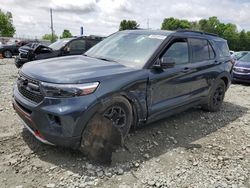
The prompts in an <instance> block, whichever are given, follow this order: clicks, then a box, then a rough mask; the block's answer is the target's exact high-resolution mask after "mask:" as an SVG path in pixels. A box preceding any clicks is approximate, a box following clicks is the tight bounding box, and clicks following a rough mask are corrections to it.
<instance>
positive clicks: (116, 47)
mask: <svg viewBox="0 0 250 188" xmlns="http://www.w3.org/2000/svg"><path fill="white" fill-rule="evenodd" d="M166 37H167V36H165V35H151V34H138V33H123V32H120V33H116V34H113V35H111V36H110V37H108V38H106V39H105V40H103V41H102V42H100V43H98V44H97V45H95V46H94V47H93V48H91V49H90V50H89V51H87V52H86V53H85V55H87V56H90V57H94V58H101V59H106V60H110V61H116V62H118V63H120V64H123V65H125V66H128V67H132V68H142V67H143V66H144V65H145V63H146V62H147V60H148V59H149V58H150V56H151V55H152V54H153V53H154V52H155V50H156V49H157V48H158V47H159V45H160V44H161V43H162V42H163V40H164V39H165V38H166Z"/></svg>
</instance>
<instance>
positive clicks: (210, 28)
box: [120, 16, 250, 51]
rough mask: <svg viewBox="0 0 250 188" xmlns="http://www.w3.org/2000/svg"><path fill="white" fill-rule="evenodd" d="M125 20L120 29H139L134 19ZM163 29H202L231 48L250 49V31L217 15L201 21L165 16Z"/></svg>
mask: <svg viewBox="0 0 250 188" xmlns="http://www.w3.org/2000/svg"><path fill="white" fill-rule="evenodd" d="M131 21H132V20H123V21H122V22H121V23H120V30H126V29H138V28H139V24H138V23H137V22H136V21H134V20H133V25H131V24H126V23H131ZM161 29H162V30H171V31H175V30H179V29H189V30H194V31H202V32H207V33H213V34H217V35H218V36H220V37H222V38H224V39H226V40H227V41H228V45H229V48H230V49H231V50H235V51H250V31H245V30H241V31H240V32H239V31H238V29H237V26H236V25H235V24H232V23H227V24H226V23H222V22H221V21H220V20H219V19H218V18H217V17H215V16H213V17H210V18H208V19H201V20H199V21H194V22H192V21H188V20H184V19H177V18H173V17H170V18H165V19H164V20H163V22H162V24H161Z"/></svg>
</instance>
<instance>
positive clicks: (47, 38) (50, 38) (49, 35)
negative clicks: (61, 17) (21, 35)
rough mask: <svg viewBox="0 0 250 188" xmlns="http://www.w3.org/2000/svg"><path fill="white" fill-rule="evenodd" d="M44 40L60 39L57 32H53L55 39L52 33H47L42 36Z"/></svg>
mask: <svg viewBox="0 0 250 188" xmlns="http://www.w3.org/2000/svg"><path fill="white" fill-rule="evenodd" d="M42 39H43V40H49V41H51V42H54V41H56V40H57V39H58V36H57V35H56V34H53V39H52V34H45V35H43V36H42Z"/></svg>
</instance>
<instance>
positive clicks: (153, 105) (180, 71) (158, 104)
mask: <svg viewBox="0 0 250 188" xmlns="http://www.w3.org/2000/svg"><path fill="white" fill-rule="evenodd" d="M189 51H190V50H189V45H188V40H187V39H186V38H175V39H173V40H172V41H171V43H170V44H169V45H168V46H167V48H166V50H165V51H164V52H163V53H162V55H161V56H160V58H162V57H167V58H169V59H172V60H174V62H175V65H174V66H173V67H171V68H166V69H160V70H156V69H151V70H150V72H149V86H148V96H149V97H148V115H149V117H148V119H149V121H150V119H157V118H161V116H164V114H165V113H166V112H167V111H169V110H172V109H174V108H177V107H181V106H183V105H185V104H187V103H188V102H190V101H189V98H190V91H191V88H192V87H191V84H192V80H191V78H192V74H193V72H194V70H193V69H192V66H191V63H190V53H189Z"/></svg>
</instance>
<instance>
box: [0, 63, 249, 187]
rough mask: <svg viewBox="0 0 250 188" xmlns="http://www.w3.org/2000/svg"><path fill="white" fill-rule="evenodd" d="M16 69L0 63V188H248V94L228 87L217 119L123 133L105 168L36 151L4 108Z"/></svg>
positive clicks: (195, 113)
mask: <svg viewBox="0 0 250 188" xmlns="http://www.w3.org/2000/svg"><path fill="white" fill-rule="evenodd" d="M16 73H17V69H16V68H15V66H14V64H13V60H0V187H1V188H2V187H3V188H4V187H19V188H21V187H23V188H26V187H51V188H53V187H119V188H129V187H171V188H173V187H182V188H193V187H201V188H204V187H211V188H213V187H214V188H215V187H218V188H219V187H221V188H223V187H225V188H228V187H232V188H250V110H249V109H250V97H249V96H250V86H246V85H232V86H231V88H230V89H229V91H228V92H227V95H226V99H225V103H224V105H223V108H222V110H221V111H220V112H218V113H206V112H203V111H201V110H200V109H191V110H189V111H187V112H184V113H181V114H178V115H175V116H173V117H170V118H167V119H165V120H163V121H159V122H157V123H154V124H151V125H149V126H146V127H144V128H141V129H139V130H136V131H133V132H131V133H130V135H129V138H128V140H127V142H126V149H120V150H119V151H117V152H116V153H115V154H114V156H113V162H112V165H111V166H101V165H96V164H92V163H90V161H88V160H87V159H86V158H84V156H83V155H82V154H81V153H80V152H78V151H73V150H71V149H65V148H60V147H53V146H48V145H44V144H41V143H39V142H38V141H36V140H35V139H34V138H33V137H32V135H31V134H30V133H29V132H27V130H25V129H23V126H22V123H21V121H20V120H19V118H18V116H17V115H16V114H15V112H14V110H13V109H12V105H11V96H12V85H13V83H14V81H15V79H16Z"/></svg>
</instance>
